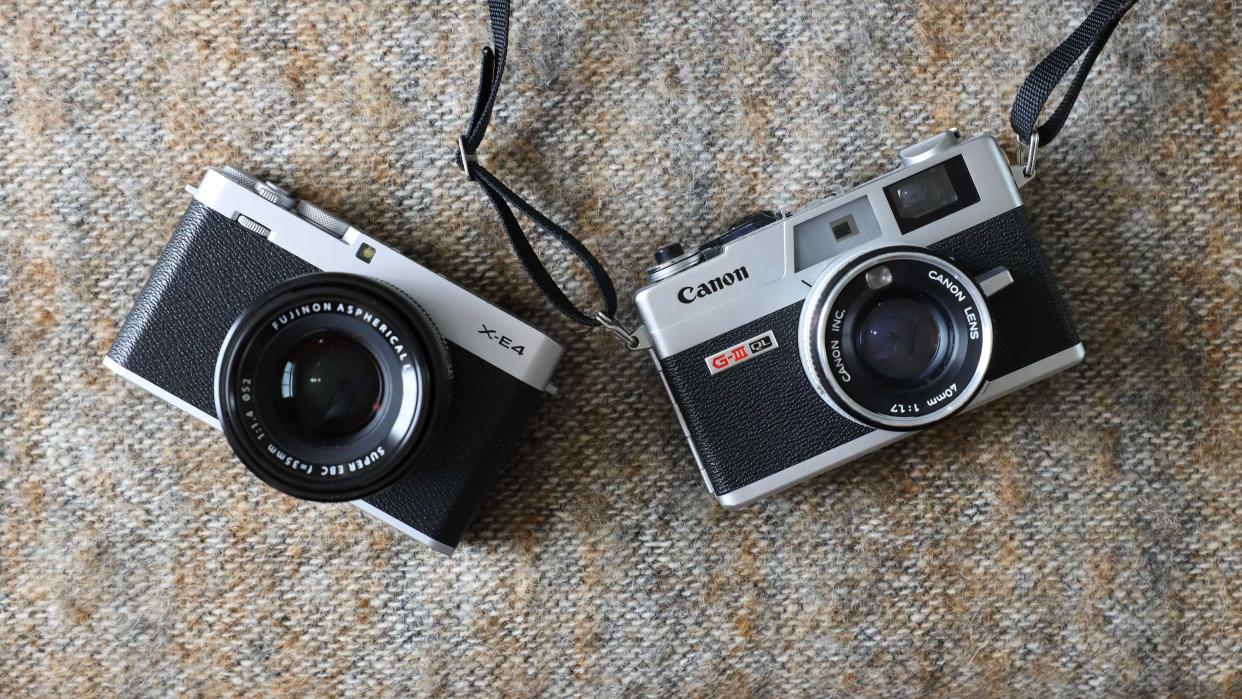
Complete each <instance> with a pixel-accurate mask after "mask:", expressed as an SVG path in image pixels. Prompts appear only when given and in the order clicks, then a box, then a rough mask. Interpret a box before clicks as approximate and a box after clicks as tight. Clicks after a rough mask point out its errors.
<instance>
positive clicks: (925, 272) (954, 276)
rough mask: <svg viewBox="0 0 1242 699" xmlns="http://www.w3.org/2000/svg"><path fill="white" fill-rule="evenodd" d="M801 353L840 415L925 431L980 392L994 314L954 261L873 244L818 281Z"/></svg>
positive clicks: (807, 307)
mask: <svg viewBox="0 0 1242 699" xmlns="http://www.w3.org/2000/svg"><path fill="white" fill-rule="evenodd" d="M799 350H800V353H801V358H802V365H803V369H804V371H805V372H806V375H807V378H808V379H809V380H810V381H811V384H812V385H813V386H814V388H815V390H816V392H818V393H819V395H820V397H822V398H823V399H824V400H825V401H827V402H828V403H829V404H830V405H831V406H832V407H834V408H835V409H836V410H837V411H838V412H840V413H841V414H843V415H845V416H846V417H848V418H850V419H852V420H854V421H856V422H859V423H862V424H865V425H869V426H871V427H876V428H879V429H888V430H914V429H921V428H924V427H927V426H929V425H931V424H933V423H936V422H939V421H941V420H944V419H946V418H948V417H949V416H951V415H954V414H956V413H957V412H959V411H960V410H961V409H962V408H964V407H965V406H966V405H968V404H969V403H970V401H971V400H973V399H974V397H975V395H976V394H977V393H978V391H979V389H980V388H982V386H983V384H984V378H985V375H986V373H987V368H988V363H989V360H990V359H991V354H992V319H991V316H990V314H989V313H988V309H987V304H986V302H985V298H984V295H983V292H982V291H981V290H980V289H979V287H978V285H977V284H975V282H974V281H973V280H972V279H971V278H970V277H969V276H968V275H967V274H966V273H965V272H963V271H962V270H960V269H958V268H957V267H956V266H955V265H953V264H952V263H951V262H948V261H946V260H944V259H942V258H939V257H937V256H935V255H932V254H931V253H929V252H928V251H927V250H925V249H923V248H916V247H905V246H901V247H886V248H876V249H872V250H870V251H867V252H863V253H861V254H859V255H858V256H856V257H853V258H850V259H844V260H841V261H839V262H838V263H837V264H835V265H832V266H830V267H829V269H828V270H826V271H825V272H824V273H823V274H822V275H821V276H820V278H819V279H818V280H817V281H816V282H815V284H813V285H812V288H811V291H810V293H809V294H808V296H807V299H806V302H805V303H804V305H803V309H802V317H801V321H800V325H799Z"/></svg>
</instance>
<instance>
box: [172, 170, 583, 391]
mask: <svg viewBox="0 0 1242 699" xmlns="http://www.w3.org/2000/svg"><path fill="white" fill-rule="evenodd" d="M190 191H191V192H192V193H193V195H194V198H195V199H197V200H198V201H200V202H202V203H203V204H204V205H206V206H208V207H210V208H211V209H212V210H214V211H216V212H217V213H219V214H221V215H223V216H227V217H228V218H230V219H233V220H236V219H237V217H238V216H239V215H245V216H246V218H248V219H250V220H251V221H255V222H257V223H259V224H261V225H262V226H263V227H265V228H267V229H268V230H269V233H268V234H267V239H268V241H270V242H272V243H274V244H276V245H279V246H280V247H282V248H284V249H285V250H287V251H289V252H290V253H293V254H294V255H297V256H298V257H300V258H302V259H303V260H305V261H306V262H308V263H309V264H311V265H314V266H315V267H318V268H319V269H322V270H324V271H327V272H346V273H349V274H357V275H361V276H366V277H373V278H375V279H380V280H382V281H385V282H387V283H389V284H392V285H393V286H395V287H397V288H398V289H401V290H402V291H404V292H405V293H406V294H409V296H410V297H411V298H413V299H415V300H416V301H418V303H419V305H421V306H422V307H423V309H424V310H426V311H427V313H428V315H430V316H431V318H432V320H434V321H435V323H436V326H437V327H438V328H439V330H440V332H441V333H442V334H443V335H444V337H445V339H447V340H448V341H450V342H452V343H453V344H455V345H457V346H459V347H461V348H462V349H465V350H466V351H468V352H470V353H472V354H474V355H476V356H478V357H479V358H481V359H483V360H484V361H486V362H488V363H490V364H492V365H494V366H496V367H497V368H499V369H501V370H503V371H505V372H506V373H508V374H510V375H512V376H514V377H515V378H517V379H520V380H521V381H524V382H526V383H528V384H530V385H531V386H534V387H535V388H537V389H539V390H541V391H543V390H547V389H548V388H549V387H550V383H551V380H552V374H553V372H555V371H556V367H557V365H558V364H559V363H560V360H561V355H562V354H563V353H564V349H563V348H562V347H561V346H560V345H559V344H557V343H556V342H555V341H554V340H552V339H551V338H550V337H548V336H547V335H545V334H543V333H542V332H540V331H538V330H536V329H535V328H533V327H531V326H530V325H528V324H527V323H525V322H523V321H521V320H519V319H518V318H516V317H514V316H513V315H512V314H510V313H508V312H507V311H504V310H501V309H500V308H498V307H496V306H494V305H492V304H491V303H489V302H487V301H485V300H483V299H482V298H480V297H478V296H476V295H475V294H473V293H471V292H470V291H467V290H466V289H464V288H462V287H460V286H458V285H457V284H455V283H453V282H451V281H449V280H448V279H445V278H444V277H442V276H440V275H439V274H436V273H435V272H432V271H431V270H429V269H427V268H426V267H423V266H422V265H420V264H418V263H417V262H414V261H413V260H410V259H409V258H407V257H404V256H403V255H401V254H400V253H398V252H397V251H395V250H393V249H391V248H389V247H388V246H386V245H384V244H383V243H381V242H379V241H377V240H375V239H374V238H371V237H370V236H368V235H366V234H365V233H363V232H362V231H360V230H358V229H357V228H353V227H352V226H351V227H349V228H348V229H347V230H346V231H345V232H344V234H343V235H341V236H340V237H337V236H335V235H333V234H330V233H328V232H326V231H324V230H323V229H321V228H319V227H317V226H315V225H314V224H313V223H311V222H309V221H307V220H306V219H304V218H302V217H301V216H299V215H298V214H297V213H296V212H294V211H289V210H287V209H284V208H282V207H280V206H277V205H276V204H274V203H272V202H270V201H268V200H266V199H264V198H263V197H261V196H259V195H258V194H256V193H255V192H254V191H253V190H251V189H248V188H247V187H244V186H242V185H241V184H239V183H237V182H235V181H234V180H232V179H230V178H229V177H228V176H226V175H224V174H222V173H221V172H219V171H217V170H214V169H211V170H208V171H207V174H206V175H205V176H204V177H203V181H202V183H201V184H199V186H198V188H197V189H191V190H190ZM363 245H367V246H370V247H371V248H373V249H374V250H375V254H374V256H373V257H372V258H371V261H370V262H365V261H363V260H362V259H359V258H358V256H357V254H358V251H359V250H360V249H361V247H362V246H363ZM518 348H520V349H521V351H520V352H519V351H518Z"/></svg>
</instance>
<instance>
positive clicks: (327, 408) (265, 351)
mask: <svg viewBox="0 0 1242 699" xmlns="http://www.w3.org/2000/svg"><path fill="white" fill-rule="evenodd" d="M449 383H450V375H449V360H448V351H447V346H446V345H445V343H444V340H443V338H441V337H440V335H439V333H438V332H437V331H436V329H435V326H434V325H433V324H432V322H431V320H430V319H429V318H428V317H427V316H426V314H425V313H424V312H423V311H422V309H421V308H420V307H419V306H418V304H417V303H415V302H414V301H413V300H412V299H410V298H409V297H407V296H405V294H403V293H401V292H400V291H398V290H397V289H395V288H393V287H391V286H389V285H387V284H385V283H383V282H379V281H375V280H372V279H368V278H365V277H359V276H355V275H349V274H335V273H320V274H310V275H306V276H303V277H298V278H296V279H294V280H291V281H289V282H286V283H285V284H282V285H280V286H278V287H276V288H275V289H272V290H271V291H269V292H268V293H267V295H266V296H265V297H263V298H261V299H260V300H258V301H257V302H256V303H255V304H254V305H252V306H251V307H250V308H249V309H247V310H246V312H245V313H243V314H242V315H241V317H240V318H238V320H237V322H236V323H235V324H234V326H233V329H232V330H230V331H229V335H228V337H227V338H226V339H225V342H224V346H223V348H222V349H221V350H220V359H219V361H218V363H217V368H216V410H217V414H218V416H219V418H220V426H221V429H222V430H223V431H224V435H225V437H226V438H227V439H228V441H229V444H230V445H231V446H232V447H233V451H235V452H236V453H237V456H238V458H239V459H240V460H241V461H242V463H244V464H245V465H246V467H247V468H249V469H250V471H251V472H252V473H254V474H255V475H257V476H258V477H259V478H261V479H263V480H264V481H265V482H267V483H268V484H269V485H271V486H273V487H275V488H277V489H278V490H281V491H283V492H285V493H288V494H290V495H293V496H296V497H300V498H304V499H307V500H321V501H337V500H356V499H359V498H363V497H366V496H367V495H371V494H373V493H376V492H379V491H380V490H383V489H384V488H387V487H388V486H390V485H392V484H394V483H395V482H396V481H398V480H400V479H401V478H402V477H404V476H405V475H406V474H408V473H409V472H410V471H411V469H413V468H415V467H416V466H417V462H418V461H419V457H420V455H421V454H422V453H423V452H424V451H425V450H426V449H427V448H428V446H429V445H431V444H433V443H434V441H435V438H436V436H437V435H438V432H439V429H440V426H441V424H442V423H443V421H444V417H445V415H446V413H447V412H448V411H447V403H448V399H449V395H450V394H451V386H450V385H449Z"/></svg>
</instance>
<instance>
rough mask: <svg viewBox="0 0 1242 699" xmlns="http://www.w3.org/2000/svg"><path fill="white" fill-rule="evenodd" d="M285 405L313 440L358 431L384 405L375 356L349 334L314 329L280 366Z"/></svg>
mask: <svg viewBox="0 0 1242 699" xmlns="http://www.w3.org/2000/svg"><path fill="white" fill-rule="evenodd" d="M280 398H281V400H280V407H281V409H282V410H283V411H284V413H285V415H286V416H287V417H288V419H289V422H290V423H292V424H294V425H297V426H298V427H299V428H300V429H301V430H302V431H304V433H305V437H306V438H307V439H308V440H311V441H321V442H325V443H332V442H334V441H338V440H341V439H343V438H348V437H351V436H354V435H356V434H357V433H358V432H359V431H361V430H362V429H363V428H365V427H366V426H367V425H369V424H371V422H372V421H373V420H374V419H375V416H376V415H377V414H379V411H380V408H381V407H382V406H383V398H384V383H383V375H382V374H381V372H380V368H379V364H378V363H377V362H376V360H375V357H373V356H372V355H371V353H370V352H369V351H368V350H367V348H366V347H365V346H363V345H362V344H361V343H360V342H358V341H357V340H355V339H353V337H351V336H350V335H347V334H345V333H342V332H336V331H320V332H314V333H311V334H310V335H307V336H306V337H304V338H302V339H301V340H299V341H298V342H297V343H296V344H295V345H294V346H293V348H292V349H291V350H290V352H289V357H288V359H286V360H285V363H284V367H283V368H282V369H281V377H280Z"/></svg>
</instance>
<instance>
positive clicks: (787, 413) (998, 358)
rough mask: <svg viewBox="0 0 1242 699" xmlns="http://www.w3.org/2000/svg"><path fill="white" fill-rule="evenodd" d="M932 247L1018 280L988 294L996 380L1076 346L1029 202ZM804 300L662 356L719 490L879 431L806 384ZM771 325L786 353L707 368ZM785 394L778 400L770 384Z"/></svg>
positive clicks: (973, 268)
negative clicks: (709, 360)
mask: <svg viewBox="0 0 1242 699" xmlns="http://www.w3.org/2000/svg"><path fill="white" fill-rule="evenodd" d="M929 249H930V250H931V251H932V252H934V253H937V254H938V255H940V256H942V257H946V258H948V259H950V260H951V261H953V262H955V263H956V264H957V265H958V266H959V267H960V268H961V269H963V270H964V271H966V272H967V273H970V274H981V273H983V272H985V271H987V270H990V269H993V268H995V267H1004V268H1006V269H1008V270H1009V271H1010V273H1011V274H1012V275H1013V277H1014V284H1013V285H1012V286H1011V287H1010V288H1008V289H1006V290H1005V291H1004V292H1003V293H1000V294H997V295H996V296H995V297H993V298H991V299H989V300H988V310H989V311H990V312H991V314H992V319H993V322H994V341H995V345H994V348H993V352H992V361H991V364H990V365H989V367H988V373H987V378H988V379H989V380H991V379H994V378H997V377H1000V376H1004V375H1005V374H1008V373H1010V372H1013V371H1016V370H1018V369H1021V368H1023V367H1025V366H1028V365H1030V364H1033V363H1035V362H1037V361H1039V360H1040V359H1043V358H1044V357H1048V356H1051V355H1054V354H1056V353H1058V352H1061V351H1063V350H1066V349H1069V348H1072V347H1074V346H1075V345H1077V344H1078V335H1077V333H1076V332H1075V330H1074V326H1073V324H1072V323H1071V322H1070V319H1069V315H1068V312H1067V311H1066V308H1065V303H1064V301H1063V300H1062V298H1061V295H1060V294H1059V293H1058V292H1057V289H1056V286H1055V282H1054V281H1053V278H1052V275H1051V273H1050V272H1049V269H1048V264H1047V262H1046V261H1045V259H1044V255H1043V253H1042V252H1041V251H1040V247H1039V242H1038V241H1037V240H1036V238H1035V235H1034V233H1033V232H1032V231H1031V228H1030V225H1029V223H1028V222H1027V218H1026V214H1025V211H1024V209H1023V208H1022V207H1018V208H1015V209H1012V210H1011V211H1009V212H1006V213H1004V214H1001V215H1000V216H997V217H995V218H993V219H990V220H988V221H985V222H984V223H981V224H979V225H976V226H974V227H972V228H969V229H966V230H964V231H962V232H960V233H958V234H956V235H953V236H951V237H949V238H946V239H944V240H942V241H940V242H937V243H935V244H933V245H931V246H930V247H929ZM801 311H802V302H798V303H795V304H792V305H790V306H787V307H785V308H782V309H781V310H779V311H777V312H775V313H772V314H770V315H767V316H764V317H762V318H758V319H756V320H754V321H751V322H749V323H747V324H745V325H743V326H741V327H738V328H736V329H734V330H732V331H730V332H728V333H725V334H723V335H720V336H717V337H714V338H711V339H710V340H707V341H706V342H704V343H702V344H701V345H698V346H695V347H691V348H690V349H687V350H684V351H682V352H679V353H677V354H675V355H672V356H670V357H665V358H663V359H661V360H660V365H661V370H662V371H663V373H664V377H665V380H666V381H667V382H668V386H669V389H670V391H671V393H672V395H673V397H674V400H675V401H676V403H677V406H678V409H679V410H680V412H681V415H682V417H683V419H684V420H685V424H686V428H687V429H688V430H689V432H690V437H691V438H692V439H693V440H694V444H695V446H696V447H697V449H698V454H699V457H700V459H701V463H702V466H703V468H704V469H705V471H706V475H707V477H708V478H709V479H710V481H711V485H712V488H713V491H714V492H715V494H716V495H717V496H720V495H723V494H726V493H729V492H732V491H735V490H737V489H739V488H742V487H744V486H747V485H749V484H751V483H754V482H756V481H759V480H761V479H763V478H765V477H767V476H770V475H772V474H775V473H777V472H779V471H782V470H784V469H786V468H789V467H790V466H793V465H794V464H797V463H799V462H802V461H804V460H806V459H809V458H811V457H813V456H815V455H817V454H821V453H823V452H826V451H828V450H830V449H833V448H835V447H838V446H841V445H843V444H846V443H848V442H852V441H854V440H855V439H858V438H859V437H862V436H864V435H866V434H867V433H869V432H872V431H873V430H872V428H870V427H867V426H864V425H861V424H859V423H857V422H855V421H853V420H850V419H848V418H846V417H844V416H842V415H841V414H840V413H838V412H837V411H836V410H834V409H832V408H831V407H830V406H829V405H828V404H827V403H825V402H824V400H823V399H822V398H821V397H820V396H819V395H818V394H817V393H816V392H815V390H814V389H813V388H812V387H811V384H810V383H809V382H808V381H807V379H806V375H805V373H804V372H803V368H802V364H801V361H800V359H799V356H798V353H797V349H796V348H797V346H798V338H797V335H798V320H799V316H800V314H801ZM768 330H772V331H773V332H774V333H775V335H776V341H777V344H778V346H779V347H780V348H782V350H783V351H776V352H771V353H770V354H768V355H764V356H763V357H757V358H756V359H755V360H753V361H754V363H755V366H752V367H750V369H751V370H750V371H726V372H722V373H720V374H717V375H715V376H711V375H709V374H708V371H707V369H706V367H705V365H704V362H703V358H704V357H706V356H710V355H711V354H714V353H715V352H717V351H719V349H720V348H721V347H728V346H731V345H734V344H737V343H738V342H742V341H744V340H746V339H747V338H751V337H754V336H756V335H758V334H760V333H762V332H766V331H768ZM773 386H780V387H781V391H782V392H781V398H780V399H779V400H772V399H771V398H772V387H773Z"/></svg>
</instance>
